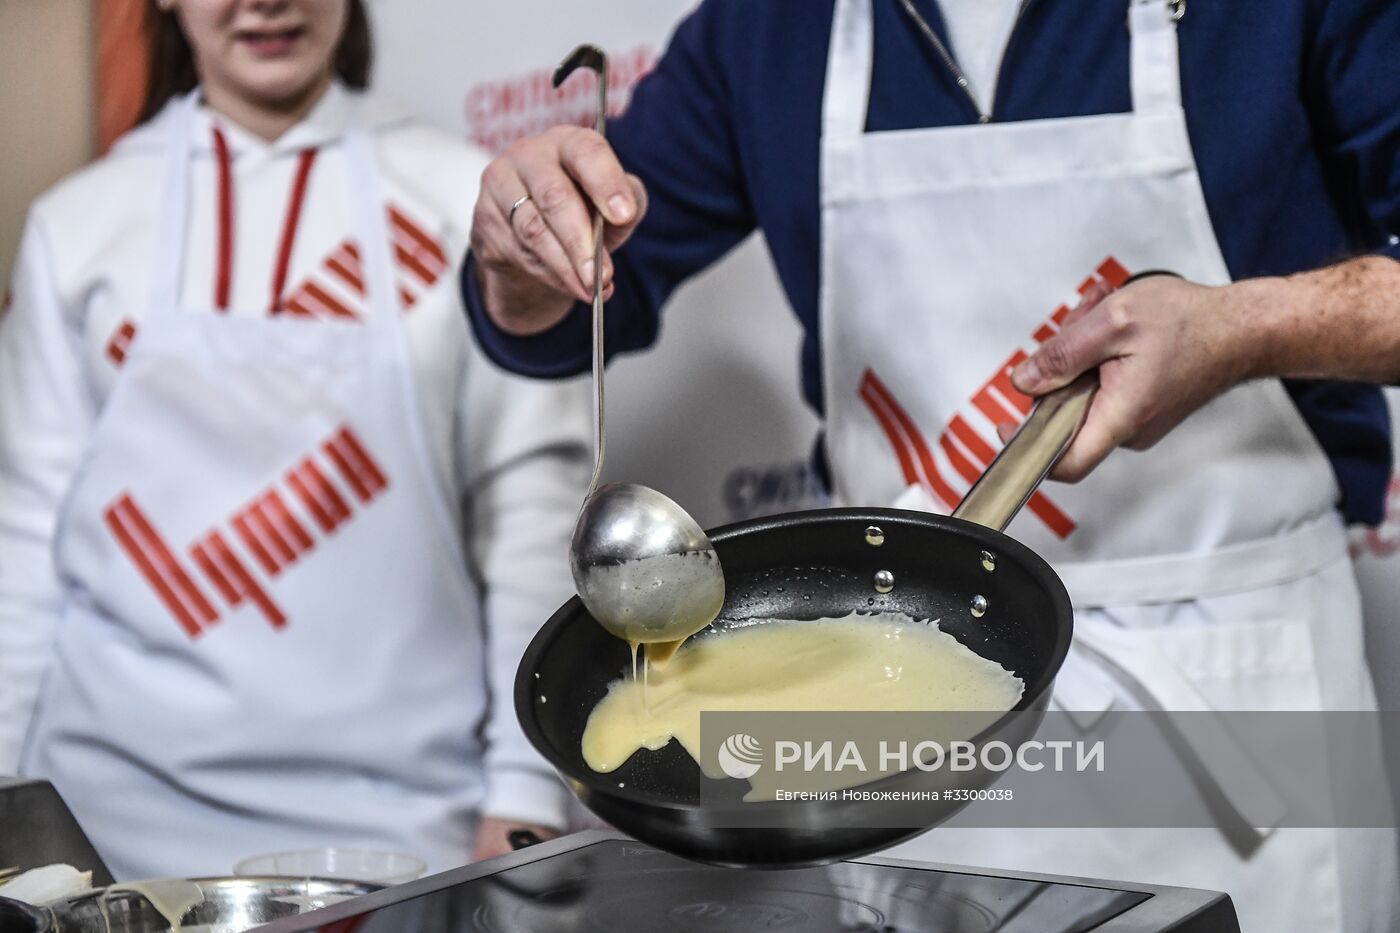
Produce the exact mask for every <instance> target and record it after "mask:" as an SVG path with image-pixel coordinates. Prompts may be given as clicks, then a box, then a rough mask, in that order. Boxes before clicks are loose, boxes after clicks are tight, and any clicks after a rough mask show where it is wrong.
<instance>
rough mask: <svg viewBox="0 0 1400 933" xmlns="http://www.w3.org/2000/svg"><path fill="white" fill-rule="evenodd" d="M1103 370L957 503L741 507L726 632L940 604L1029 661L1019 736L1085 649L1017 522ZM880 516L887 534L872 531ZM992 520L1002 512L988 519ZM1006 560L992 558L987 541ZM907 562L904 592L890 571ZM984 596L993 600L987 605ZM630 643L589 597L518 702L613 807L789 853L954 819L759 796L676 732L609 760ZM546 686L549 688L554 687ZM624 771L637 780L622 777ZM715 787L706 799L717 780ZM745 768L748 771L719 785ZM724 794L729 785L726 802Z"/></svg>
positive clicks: (721, 539) (617, 815) (1069, 393)
mask: <svg viewBox="0 0 1400 933" xmlns="http://www.w3.org/2000/svg"><path fill="white" fill-rule="evenodd" d="M1096 385H1097V383H1096V381H1095V380H1092V379H1088V380H1084V381H1082V382H1080V383H1075V384H1074V385H1072V386H1069V387H1067V388H1066V389H1064V390H1061V392H1059V393H1055V394H1054V395H1052V396H1047V398H1046V399H1045V400H1044V401H1043V402H1042V403H1041V404H1040V405H1039V406H1038V407H1037V409H1036V411H1035V412H1034V413H1033V414H1032V415H1031V417H1030V418H1029V419H1027V421H1026V423H1025V425H1024V426H1023V427H1022V429H1021V431H1020V432H1019V433H1018V435H1017V436H1016V438H1015V439H1014V440H1013V441H1012V442H1011V443H1010V444H1008V445H1007V447H1006V448H1005V450H1004V451H1003V452H1002V455H1001V456H1000V457H999V458H998V459H997V460H996V462H994V463H993V464H992V466H991V467H989V468H988V470H987V472H986V474H984V476H983V478H982V480H981V481H979V483H978V484H977V486H976V487H975V488H974V489H973V490H972V491H971V492H970V493H969V494H968V496H967V497H966V499H965V500H964V501H963V503H962V505H961V506H959V508H958V511H957V513H955V517H944V516H937V515H930V514H926V513H919V512H904V511H898V510H894V509H828V510H821V511H815V512H800V513H793V514H789V515H782V516H778V517H775V518H768V519H759V520H756V521H749V522H742V523H739V524H735V525H729V526H726V527H724V528H721V529H719V530H718V531H715V532H713V533H712V534H711V535H710V540H711V541H712V542H713V544H714V546H715V549H716V550H717V552H718V553H719V558H720V562H721V564H722V565H723V567H724V576H725V587H726V597H725V603H724V609H723V611H722V612H721V614H720V621H718V622H716V625H715V628H716V631H715V632H704V633H702V634H700V635H697V636H695V637H697V638H710V637H717V636H718V637H722V635H723V630H724V629H725V628H726V625H727V623H728V622H733V621H742V620H746V619H754V618H786V619H797V620H813V619H819V618H824V617H831V616H845V615H849V614H850V613H851V612H853V611H860V612H877V611H887V610H888V611H895V612H903V613H907V614H908V615H911V616H913V617H915V618H923V619H939V620H940V622H939V627H940V628H941V629H942V630H943V631H945V632H948V633H949V634H951V635H952V636H953V637H955V638H957V639H958V640H959V641H960V642H962V643H963V644H965V645H967V646H968V647H969V648H971V649H973V650H974V651H976V652H977V653H978V654H980V655H982V656H984V657H986V658H989V659H991V660H993V661H996V662H997V663H999V664H1001V665H1003V666H1005V667H1006V668H1008V669H1010V670H1012V671H1013V672H1015V673H1016V675H1017V676H1019V677H1020V678H1021V679H1022V681H1023V682H1024V684H1025V691H1024V693H1023V695H1022V697H1021V701H1020V702H1019V703H1018V704H1017V705H1016V707H1015V708H1014V709H1013V710H1011V711H1009V712H1008V713H1006V714H1005V715H1003V716H1002V717H1000V718H999V719H997V720H996V721H995V722H994V723H993V724H992V725H991V726H990V727H988V728H987V729H986V730H984V731H983V732H982V733H981V734H980V735H979V736H977V737H976V739H975V741H978V742H983V741H990V740H993V739H998V740H1001V741H1006V742H1008V743H1012V744H1014V743H1015V742H1017V741H1019V740H1024V739H1027V738H1029V737H1030V736H1031V735H1032V734H1033V733H1034V731H1035V729H1036V727H1037V726H1038V725H1039V723H1040V719H1041V716H1042V715H1043V713H1044V710H1045V706H1046V703H1048V701H1049V698H1050V692H1051V688H1052V686H1053V685H1054V681H1055V675H1056V673H1057V672H1058V671H1059V669H1060V665H1061V664H1062V663H1063V661H1064V658H1065V653H1066V652H1067V651H1068V650H1069V643H1070V636H1071V633H1072V628H1073V614H1072V611H1071V608H1070V601H1069V596H1068V595H1067V594H1066V592H1065V589H1064V586H1063V584H1061V583H1060V580H1059V578H1058V577H1057V576H1056V575H1055V573H1054V571H1052V570H1051V569H1050V566H1049V565H1048V564H1046V563H1045V561H1043V560H1042V559H1041V558H1040V557H1038V556H1037V555H1036V554H1035V553H1034V552H1033V551H1031V550H1030V549H1029V548H1027V547H1025V546H1024V545H1022V544H1020V543H1019V542H1017V541H1015V540H1014V539H1012V538H1010V537H1008V536H1006V535H1004V534H1002V533H1001V532H1000V530H999V529H1000V528H1003V527H1005V525H1006V523H1007V522H1009V521H1010V519H1011V517H1012V516H1013V515H1014V514H1015V512H1016V511H1017V510H1018V509H1019V508H1020V506H1021V505H1022V504H1024V502H1025V500H1026V499H1027V498H1028V497H1029V496H1030V493H1031V492H1032V491H1033V490H1034V488H1035V486H1036V485H1038V484H1039V482H1040V480H1041V479H1042V478H1043V477H1044V475H1045V474H1046V473H1047V472H1048V471H1049V468H1050V466H1051V465H1052V464H1053V463H1054V461H1055V460H1056V459H1058V457H1059V455H1060V453H1062V452H1063V450H1064V448H1065V447H1066V446H1067V445H1068V442H1069V440H1070V438H1071V437H1072V436H1073V434H1074V431H1075V430H1076V429H1077V426H1078V424H1079V421H1080V420H1081V418H1082V416H1083V413H1084V412H1085V411H1086V410H1087V407H1088V403H1089V400H1090V398H1091V396H1092V393H1093V391H1094V388H1095V387H1096ZM872 525H874V526H877V527H878V528H879V529H880V530H881V531H882V532H883V534H884V543H883V545H882V546H879V547H875V546H872V545H871V544H870V543H869V542H868V541H867V534H866V529H867V528H868V527H869V526H872ZM989 526H991V527H989ZM983 551H988V552H990V553H991V554H992V555H994V557H995V561H996V570H995V572H992V573H988V572H987V571H986V570H985V569H984V568H983V566H982V552H983ZM881 570H886V571H889V572H891V573H892V574H893V575H894V588H893V589H892V590H891V591H890V592H888V593H880V592H878V591H877V590H876V589H875V586H874V578H875V574H876V572H877V571H881ZM978 595H981V596H984V597H985V598H986V600H987V610H986V612H985V614H984V615H982V616H981V617H980V618H978V617H974V616H973V614H972V613H971V611H970V606H971V602H972V599H973V597H974V596H978ZM630 665H631V655H630V653H629V651H628V648H627V645H626V644H625V643H623V642H622V641H619V640H618V639H616V638H614V637H613V636H612V635H610V634H608V632H606V631H605V630H604V629H603V627H602V626H601V625H599V624H598V623H597V622H595V621H594V620H593V618H592V617H591V616H590V615H589V614H588V612H587V610H586V609H584V607H583V604H582V603H581V602H580V601H579V600H578V599H577V598H574V599H571V600H570V601H569V602H568V603H566V604H565V605H564V606H563V607H562V608H561V609H560V610H559V611H558V612H556V613H555V614H554V616H553V617H552V618H550V620H549V621H548V622H546V623H545V625H544V627H543V628H541V629H540V631H539V633H538V634H537V635H536V636H535V638H534V640H533V641H532V642H531V643H530V646H529V648H527V649H526V651H525V655H524V657H523V658H522V659H521V663H520V669H519V673H518V675H517V677H516V683H515V707H516V713H517V715H518V716H519V718H520V722H521V725H522V726H523V727H524V730H525V734H526V735H527V736H528V737H529V739H530V741H531V742H532V743H533V744H534V746H535V748H537V749H538V750H539V752H540V753H541V754H542V755H543V756H544V757H545V758H546V759H547V760H548V761H549V762H550V763H551V764H552V765H553V766H554V767H555V768H556V769H558V771H559V772H560V774H561V775H563V777H564V778H565V779H566V780H567V782H568V783H569V786H570V787H571V788H572V789H573V790H574V792H575V793H576V794H577V795H578V797H579V799H580V800H582V801H583V803H584V804H585V805H587V806H588V808H589V809H590V810H592V811H593V812H594V813H596V814H597V815H598V816H599V817H601V818H602V819H604V820H606V821H607V822H608V823H610V824H612V825H613V826H615V827H617V828H618V829H619V830H622V831H623V832H625V833H628V834H630V835H632V836H634V837H636V838H637V839H640V840H642V841H644V842H648V843H650V844H652V845H654V846H657V847H658V848H662V849H665V850H667V851H670V852H673V853H675V854H677V855H681V856H684V857H687V858H692V859H696V860H698V861H703V862H711V863H715V864H720V865H733V866H751V867H773V868H779V867H782V868H787V867H795V866H800V865H810V864H820V863H825V862H832V861H836V860H839V859H843V858H849V857H852V856H855V855H859V854H863V853H866V852H871V851H874V850H877V849H881V848H885V847H887V846H890V845H893V844H895V843H896V842H899V841H901V840H903V839H907V838H909V837H911V836H914V835H917V834H918V833H920V832H923V831H924V830H926V829H928V828H930V827H932V826H934V825H936V824H937V823H939V822H942V821H943V820H945V819H947V818H948V817H949V816H951V815H952V814H953V813H954V812H956V811H957V810H958V809H959V808H960V807H961V806H963V804H962V803H958V802H953V801H949V802H942V801H937V802H931V803H929V804H927V805H925V806H924V808H923V809H922V810H910V809H909V807H910V804H908V803H907V802H906V803H900V804H898V806H899V807H901V808H904V809H902V810H901V811H900V813H901V818H903V816H905V815H908V816H909V817H910V819H909V820H908V822H911V823H914V825H910V826H906V827H903V828H890V827H889V826H888V825H885V826H881V825H880V824H881V823H885V824H888V823H889V822H890V820H889V813H890V812H891V811H889V810H888V808H889V807H890V806H893V805H892V804H889V803H879V802H870V803H843V804H842V805H841V806H832V805H831V804H829V803H823V802H808V801H767V802H755V803H744V802H742V801H741V800H740V799H739V798H740V797H741V796H742V792H743V791H744V790H746V789H747V786H746V783H745V782H737V781H714V780H712V779H710V778H706V777H705V776H704V775H703V774H702V773H701V772H700V769H699V767H698V766H697V765H696V764H695V762H694V761H693V760H692V759H691V757H690V756H689V755H688V754H687V753H686V752H685V751H684V750H683V749H681V748H680V746H679V745H678V744H677V743H675V742H672V743H670V744H669V745H667V746H666V747H665V748H663V749H661V750H660V751H657V752H652V751H647V750H645V749H644V750H642V751H639V752H637V753H636V754H635V755H633V756H632V757H631V758H630V759H629V760H628V761H627V762H626V763H625V764H624V765H623V766H622V767H621V768H619V769H618V770H616V771H613V772H611V773H609V774H598V773H596V772H594V771H593V770H592V769H591V768H589V767H588V765H587V764H586V763H585V762H584V761H583V758H582V755H581V751H580V741H581V738H582V735H583V730H584V726H585V724H586V723H587V721H588V716H589V714H590V713H591V712H592V711H593V708H594V706H595V705H597V703H598V701H599V700H600V699H602V697H603V696H604V694H606V693H607V690H608V686H609V685H610V684H611V683H612V682H614V681H616V680H618V679H619V678H620V677H622V676H623V673H624V672H625V671H627V670H628V669H630ZM542 698H543V699H542ZM996 776H997V775H995V774H991V773H985V772H976V771H974V772H970V773H964V774H963V775H962V776H961V778H960V782H959V786H963V787H968V786H973V787H976V786H986V785H987V784H990V783H991V782H992V781H993V780H995V778H996ZM947 780H948V777H947V775H946V774H944V773H943V772H941V771H933V772H926V771H920V770H910V771H906V772H902V773H900V774H896V775H890V776H888V777H885V778H883V779H881V780H879V781H877V782H874V783H871V784H869V785H865V786H864V787H863V788H862V789H870V790H892V789H898V790H918V789H942V788H943V787H944V786H946V785H945V784H944V783H942V782H946V781H947ZM619 783H621V784H623V785H625V786H623V787H619V786H618V785H619ZM707 783H708V784H710V785H711V788H710V789H712V790H716V791H719V793H715V794H707V795H706V802H705V803H704V804H702V803H701V802H700V800H701V788H702V786H704V785H706V784H707ZM718 784H730V785H735V787H734V788H733V789H728V791H727V792H726V791H725V790H724V789H721V788H718V787H716V786H715V785H718ZM717 799H722V800H725V801H727V802H724V803H716V802H715V800H717ZM735 808H741V809H742V811H743V812H744V813H745V814H747V815H749V816H753V815H754V813H755V809H754V808H766V810H765V811H764V813H763V814H762V816H763V823H764V825H765V828H761V829H759V828H735V826H734V824H735V823H736V822H740V823H742V822H743V820H742V819H740V820H737V821H736V819H735V812H732V811H734V810H735Z"/></svg>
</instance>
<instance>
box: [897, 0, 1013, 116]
mask: <svg viewBox="0 0 1400 933" xmlns="http://www.w3.org/2000/svg"><path fill="white" fill-rule="evenodd" d="M899 2H900V4H901V5H902V6H903V7H904V11H905V12H906V13H908V14H909V18H910V19H912V20H913V21H914V25H915V26H917V27H918V29H919V32H921V33H923V35H924V38H925V39H927V40H928V43H929V45H931V46H932V47H933V50H934V51H935V52H936V53H938V57H939V58H941V59H942V60H943V64H944V65H945V66H946V67H947V69H948V71H949V73H950V74H952V76H953V80H954V81H956V82H957V85H958V88H959V89H960V90H961V91H962V93H963V96H964V97H966V98H967V102H968V103H969V104H971V105H972V112H973V113H975V114H977V122H978V123H991V122H992V114H990V113H986V112H984V111H983V110H982V107H981V105H980V104H978V103H977V98H976V97H974V96H973V95H972V87H971V85H970V83H969V82H968V80H967V75H966V74H964V73H963V70H962V68H961V67H960V66H959V65H958V62H957V59H955V58H953V55H952V53H951V52H949V51H948V46H947V45H945V44H944V42H943V40H942V39H940V38H938V33H936V32H934V30H933V27H932V26H930V25H929V22H928V20H927V19H925V18H924V17H923V15H922V14H920V13H919V11H918V9H917V8H916V7H915V6H914V0H899ZM1034 2H1035V0H1021V5H1020V6H1019V7H1017V9H1016V18H1015V19H1014V20H1013V21H1012V23H1011V35H1010V36H1008V37H1007V40H1006V51H1007V53H1009V52H1010V51H1011V43H1012V42H1014V41H1015V39H1016V30H1017V29H1018V28H1019V27H1020V25H1021V20H1022V19H1023V18H1024V17H1025V15H1026V10H1027V9H1028V8H1029V7H1030V6H1031V4H1033V3H1034ZM1006 58H1007V55H1006V54H1003V55H1002V58H1001V64H1000V65H999V66H998V67H997V86H998V87H1000V86H1001V77H1002V74H1001V72H1002V69H1003V68H1005V67H1006ZM992 103H993V109H995V104H996V101H995V99H993V101H992Z"/></svg>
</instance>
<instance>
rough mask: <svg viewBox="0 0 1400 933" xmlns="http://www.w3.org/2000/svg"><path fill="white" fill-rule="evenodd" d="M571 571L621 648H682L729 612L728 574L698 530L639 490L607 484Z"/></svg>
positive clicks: (595, 499) (584, 525)
mask: <svg viewBox="0 0 1400 933" xmlns="http://www.w3.org/2000/svg"><path fill="white" fill-rule="evenodd" d="M569 566H570V569H571V570H572V571H573V574H574V586H575V587H576V588H577V589H578V595H579V599H580V600H581V601H582V602H583V605H584V607H585V608H586V609H587V610H588V612H589V614H590V615H591V616H593V618H594V619H596V620H597V621H598V623H599V624H600V625H602V626H603V627H604V628H605V629H607V630H608V631H609V632H611V633H612V634H613V635H616V636H617V637H618V638H621V639H623V640H624V641H628V642H632V643H642V644H654V643H657V642H669V641H680V640H681V639H684V638H688V637H690V636H691V635H693V634H695V633H696V632H698V631H699V630H700V629H702V628H704V627H705V626H706V625H708V624H709V623H710V622H711V621H713V620H714V618H715V616H716V615H718V614H719V610H720V607H721V606H723V605H724V572H723V571H722V570H721V568H720V562H719V556H718V555H717V554H716V553H715V549H714V545H712V544H711V543H710V539H709V538H708V537H707V536H706V535H705V532H704V531H703V530H702V529H701V528H700V525H699V524H698V523H697V522H696V521H695V519H693V518H691V517H690V515H689V514H688V513H687V512H686V511H685V510H684V509H682V508H681V507H680V506H678V505H677V504H676V503H675V502H673V501H671V500H670V499H669V498H667V497H666V496H664V495H662V494H661V493H659V492H657V491H656V490H655V489H652V488H650V487H647V486H641V485H638V484H636V483H610V484H608V485H606V486H603V487H601V488H599V489H598V491H597V492H595V493H594V494H593V495H591V496H589V497H588V500H587V501H586V502H585V503H584V506H583V511H582V512H581V513H580V514H579V520H578V524H577V525H576V526H575V527H574V539H573V546H572V548H570V551H569Z"/></svg>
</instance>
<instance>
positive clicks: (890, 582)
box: [875, 570, 894, 593]
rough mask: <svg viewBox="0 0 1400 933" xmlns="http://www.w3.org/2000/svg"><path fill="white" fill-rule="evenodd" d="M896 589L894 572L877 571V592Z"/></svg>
mask: <svg viewBox="0 0 1400 933" xmlns="http://www.w3.org/2000/svg"><path fill="white" fill-rule="evenodd" d="M892 589H894V574H892V573H890V572H889V571H888V570H877V571H875V592H877V593H888V592H889V591H890V590H892Z"/></svg>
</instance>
